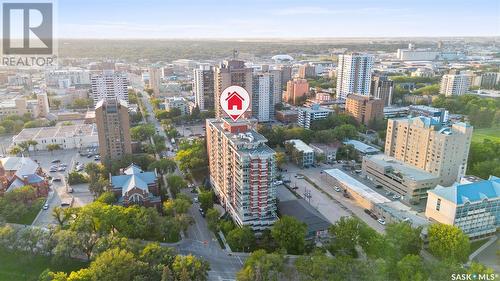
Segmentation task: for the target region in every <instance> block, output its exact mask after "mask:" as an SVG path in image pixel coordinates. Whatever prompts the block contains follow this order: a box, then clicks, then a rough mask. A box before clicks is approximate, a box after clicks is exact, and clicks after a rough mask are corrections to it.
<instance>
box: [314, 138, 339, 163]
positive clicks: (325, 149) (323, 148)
mask: <svg viewBox="0 0 500 281" xmlns="http://www.w3.org/2000/svg"><path fill="white" fill-rule="evenodd" d="M340 145H341V144H340V143H339V142H337V143H329V144H324V143H311V144H309V146H310V147H311V148H312V149H313V150H314V153H315V155H321V156H322V157H323V159H324V162H325V163H332V162H333V161H335V160H337V150H338V149H339V147H340ZM316 157H317V156H316Z"/></svg>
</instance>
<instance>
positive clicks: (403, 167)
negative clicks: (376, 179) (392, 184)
mask: <svg viewBox="0 0 500 281" xmlns="http://www.w3.org/2000/svg"><path fill="white" fill-rule="evenodd" d="M365 157H366V158H367V159H369V160H370V161H372V162H375V163H376V164H377V165H380V166H384V167H386V168H392V169H393V172H394V173H401V175H402V176H403V177H405V178H409V179H412V180H417V181H422V180H433V179H437V178H438V177H437V176H435V175H433V174H431V173H428V172H426V171H424V170H420V169H418V168H414V167H413V166H410V165H408V164H405V163H403V162H401V161H399V160H396V159H395V158H393V157H390V156H387V155H385V154H377V155H370V156H365Z"/></svg>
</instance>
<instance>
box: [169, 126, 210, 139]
mask: <svg viewBox="0 0 500 281" xmlns="http://www.w3.org/2000/svg"><path fill="white" fill-rule="evenodd" d="M204 126H205V123H200V124H194V125H181V126H176V129H177V131H178V132H179V134H180V135H181V137H186V138H187V137H195V136H196V137H201V136H204V135H205V130H204V129H203V127H204Z"/></svg>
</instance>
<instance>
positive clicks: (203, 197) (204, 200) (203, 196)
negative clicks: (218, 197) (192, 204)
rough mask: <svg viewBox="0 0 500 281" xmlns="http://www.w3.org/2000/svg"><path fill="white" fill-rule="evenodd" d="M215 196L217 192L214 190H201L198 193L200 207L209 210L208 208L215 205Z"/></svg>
mask: <svg viewBox="0 0 500 281" xmlns="http://www.w3.org/2000/svg"><path fill="white" fill-rule="evenodd" d="M214 197H215V194H214V192H213V191H201V192H200V194H198V200H199V201H200V207H201V208H202V209H203V211H205V212H206V211H207V210H208V209H210V208H212V207H213V206H214Z"/></svg>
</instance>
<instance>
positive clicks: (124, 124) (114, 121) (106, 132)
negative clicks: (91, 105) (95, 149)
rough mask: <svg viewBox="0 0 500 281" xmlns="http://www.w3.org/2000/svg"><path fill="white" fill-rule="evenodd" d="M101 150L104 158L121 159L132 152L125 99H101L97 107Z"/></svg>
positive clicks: (96, 116) (96, 115)
mask: <svg viewBox="0 0 500 281" xmlns="http://www.w3.org/2000/svg"><path fill="white" fill-rule="evenodd" d="M95 120H96V124H97V132H98V137H99V152H100V155H101V157H102V158H103V159H119V158H121V157H123V156H124V155H126V154H131V153H132V144H131V137H130V121H129V113H128V107H127V104H125V101H123V100H119V99H117V98H114V99H101V100H100V101H99V102H98V103H97V105H96V108H95Z"/></svg>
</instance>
